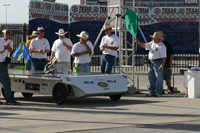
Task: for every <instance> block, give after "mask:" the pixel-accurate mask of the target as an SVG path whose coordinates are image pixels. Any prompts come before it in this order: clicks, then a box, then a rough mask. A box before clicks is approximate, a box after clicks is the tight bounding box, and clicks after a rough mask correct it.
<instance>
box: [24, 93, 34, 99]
mask: <svg viewBox="0 0 200 133" xmlns="http://www.w3.org/2000/svg"><path fill="white" fill-rule="evenodd" d="M22 95H23V96H24V98H31V97H32V96H33V93H24V92H22Z"/></svg>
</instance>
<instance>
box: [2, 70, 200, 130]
mask: <svg viewBox="0 0 200 133" xmlns="http://www.w3.org/2000/svg"><path fill="white" fill-rule="evenodd" d="M136 76H139V89H141V90H142V91H141V93H140V94H126V95H125V96H123V97H122V98H121V99H120V100H119V101H117V102H113V101H111V100H110V99H109V97H103V96H101V97H99V96H98V97H97V96H96V97H86V98H68V99H67V101H66V103H65V104H63V105H57V104H56V103H54V101H53V99H52V96H46V95H45V96H44V95H33V97H32V98H29V99H25V98H23V96H22V95H21V94H20V93H16V94H15V97H16V100H17V101H19V102H21V105H0V133H66V132H72V133H147V132H148V133H149V132H152V133H169V132H170V133H190V132H191V133H192V132H200V102H199V99H198V98H196V99H189V98H185V97H184V95H185V88H184V86H183V82H184V81H183V79H184V77H183V75H175V78H174V81H175V82H174V83H175V87H177V88H178V90H180V92H181V93H175V94H165V95H163V96H162V97H145V94H146V93H148V90H147V86H148V79H147V74H136ZM0 101H2V102H5V100H4V99H3V97H2V96H0Z"/></svg>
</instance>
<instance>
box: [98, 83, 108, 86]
mask: <svg viewBox="0 0 200 133" xmlns="http://www.w3.org/2000/svg"><path fill="white" fill-rule="evenodd" d="M97 85H98V86H100V87H108V84H107V83H105V82H98V83H97Z"/></svg>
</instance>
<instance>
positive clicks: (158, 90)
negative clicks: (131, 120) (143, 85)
mask: <svg viewBox="0 0 200 133" xmlns="http://www.w3.org/2000/svg"><path fill="white" fill-rule="evenodd" d="M161 62H162V60H157V61H154V62H151V63H150V64H149V67H148V78H149V82H150V89H149V91H150V94H152V95H154V94H158V95H162V94H163V75H164V71H162V72H158V68H159V67H160V65H161Z"/></svg>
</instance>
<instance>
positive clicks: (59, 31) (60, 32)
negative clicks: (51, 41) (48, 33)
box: [56, 29, 67, 35]
mask: <svg viewBox="0 0 200 133" xmlns="http://www.w3.org/2000/svg"><path fill="white" fill-rule="evenodd" d="M56 34H57V35H65V34H67V32H65V31H64V30H63V29H59V30H58V32H56Z"/></svg>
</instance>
